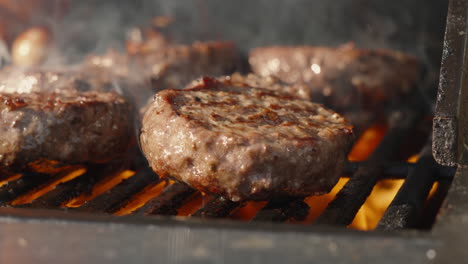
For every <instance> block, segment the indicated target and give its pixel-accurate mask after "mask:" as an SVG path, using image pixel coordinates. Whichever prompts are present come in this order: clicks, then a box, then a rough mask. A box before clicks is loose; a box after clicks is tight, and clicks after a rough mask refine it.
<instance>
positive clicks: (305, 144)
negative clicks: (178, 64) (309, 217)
mask: <svg viewBox="0 0 468 264" xmlns="http://www.w3.org/2000/svg"><path fill="white" fill-rule="evenodd" d="M140 138H141V144H142V149H143V152H144V153H145V156H146V157H147V159H148V161H149V163H150V165H151V167H152V168H153V170H154V171H155V172H156V173H158V174H159V175H160V176H169V175H170V176H172V177H174V178H176V179H178V180H180V181H183V182H185V183H187V184H189V185H191V186H192V187H195V188H197V189H199V190H201V191H204V192H208V193H216V194H220V195H223V196H225V197H227V198H228V199H231V200H234V201H237V200H244V199H265V198H268V197H271V196H275V195H294V196H304V195H311V194H319V193H325V192H328V191H330V189H331V188H332V187H333V186H334V184H335V183H336V181H337V180H338V178H339V176H340V173H341V171H342V168H343V165H344V161H345V158H346V153H347V151H348V149H349V144H350V142H351V141H352V138H353V134H352V129H351V126H350V125H349V124H347V123H346V121H345V120H344V119H343V118H342V117H341V116H340V115H338V114H336V113H335V112H333V111H330V110H327V109H325V108H323V107H322V106H320V105H317V104H314V103H311V102H308V101H304V100H298V99H294V98H293V97H291V96H286V95H281V94H278V93H276V92H274V91H271V90H267V89H260V88H251V87H248V86H238V85H233V84H232V83H230V82H229V81H225V82H223V81H217V80H214V79H210V78H203V80H202V82H200V83H199V84H197V85H194V86H192V87H188V88H187V89H184V90H173V89H169V90H164V91H161V92H159V93H158V94H157V95H156V96H155V100H154V102H153V103H152V104H151V105H150V106H149V108H148V110H147V112H146V113H145V116H144V119H143V128H142V134H141V137H140Z"/></svg>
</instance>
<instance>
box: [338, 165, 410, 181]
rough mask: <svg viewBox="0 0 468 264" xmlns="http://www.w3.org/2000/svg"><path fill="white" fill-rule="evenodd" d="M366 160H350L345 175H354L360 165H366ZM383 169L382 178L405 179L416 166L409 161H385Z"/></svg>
mask: <svg viewBox="0 0 468 264" xmlns="http://www.w3.org/2000/svg"><path fill="white" fill-rule="evenodd" d="M365 164H366V163H365V162H348V163H347V164H346V168H345V170H344V172H343V174H344V175H343V177H349V178H351V177H353V176H354V173H356V172H357V171H358V170H359V167H362V166H365ZM382 167H383V169H382V179H391V180H398V179H405V178H406V176H407V175H408V173H409V171H410V170H411V169H412V168H413V167H414V164H413V163H407V162H389V163H385V164H384V165H383V166H382Z"/></svg>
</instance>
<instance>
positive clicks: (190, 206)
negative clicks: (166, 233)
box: [177, 192, 213, 216]
mask: <svg viewBox="0 0 468 264" xmlns="http://www.w3.org/2000/svg"><path fill="white" fill-rule="evenodd" d="M212 199H213V197H212V196H209V195H205V194H202V193H200V192H196V193H195V194H194V195H192V197H190V198H189V202H187V203H185V204H184V205H183V206H182V207H180V208H179V209H178V210H177V215H178V216H190V215H192V214H193V213H195V212H196V211H198V209H200V208H201V207H202V206H204V205H205V204H206V203H207V202H209V201H210V200H212Z"/></svg>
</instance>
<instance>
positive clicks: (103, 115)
mask: <svg viewBox="0 0 468 264" xmlns="http://www.w3.org/2000/svg"><path fill="white" fill-rule="evenodd" d="M130 111H131V107H130V106H129V105H128V103H126V102H125V100H123V98H122V97H120V96H119V95H117V94H115V93H110V92H94V91H91V92H81V93H79V92H67V93H36V92H34V93H28V94H17V93H11V94H0V124H1V125H0V168H1V169H4V170H6V169H8V170H16V169H18V170H21V169H22V168H24V167H25V166H26V165H28V164H29V163H31V162H36V161H39V160H53V161H58V162H61V163H65V164H72V163H88V162H91V163H94V162H104V161H108V160H110V159H114V158H116V157H120V156H123V155H124V153H125V152H126V150H127V148H128V146H129V144H130V141H131V134H132V132H133V131H132V118H131V112H130Z"/></svg>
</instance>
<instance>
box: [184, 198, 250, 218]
mask: <svg viewBox="0 0 468 264" xmlns="http://www.w3.org/2000/svg"><path fill="white" fill-rule="evenodd" d="M240 206H242V203H241V202H233V201H230V200H228V199H225V198H223V197H216V198H214V199H212V200H211V201H209V202H208V203H206V204H205V205H204V206H203V207H202V208H200V209H199V210H198V211H196V212H195V213H194V214H193V215H192V216H195V217H201V218H221V217H226V216H228V215H230V214H231V213H232V212H233V211H234V210H235V209H236V208H238V207H240Z"/></svg>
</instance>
